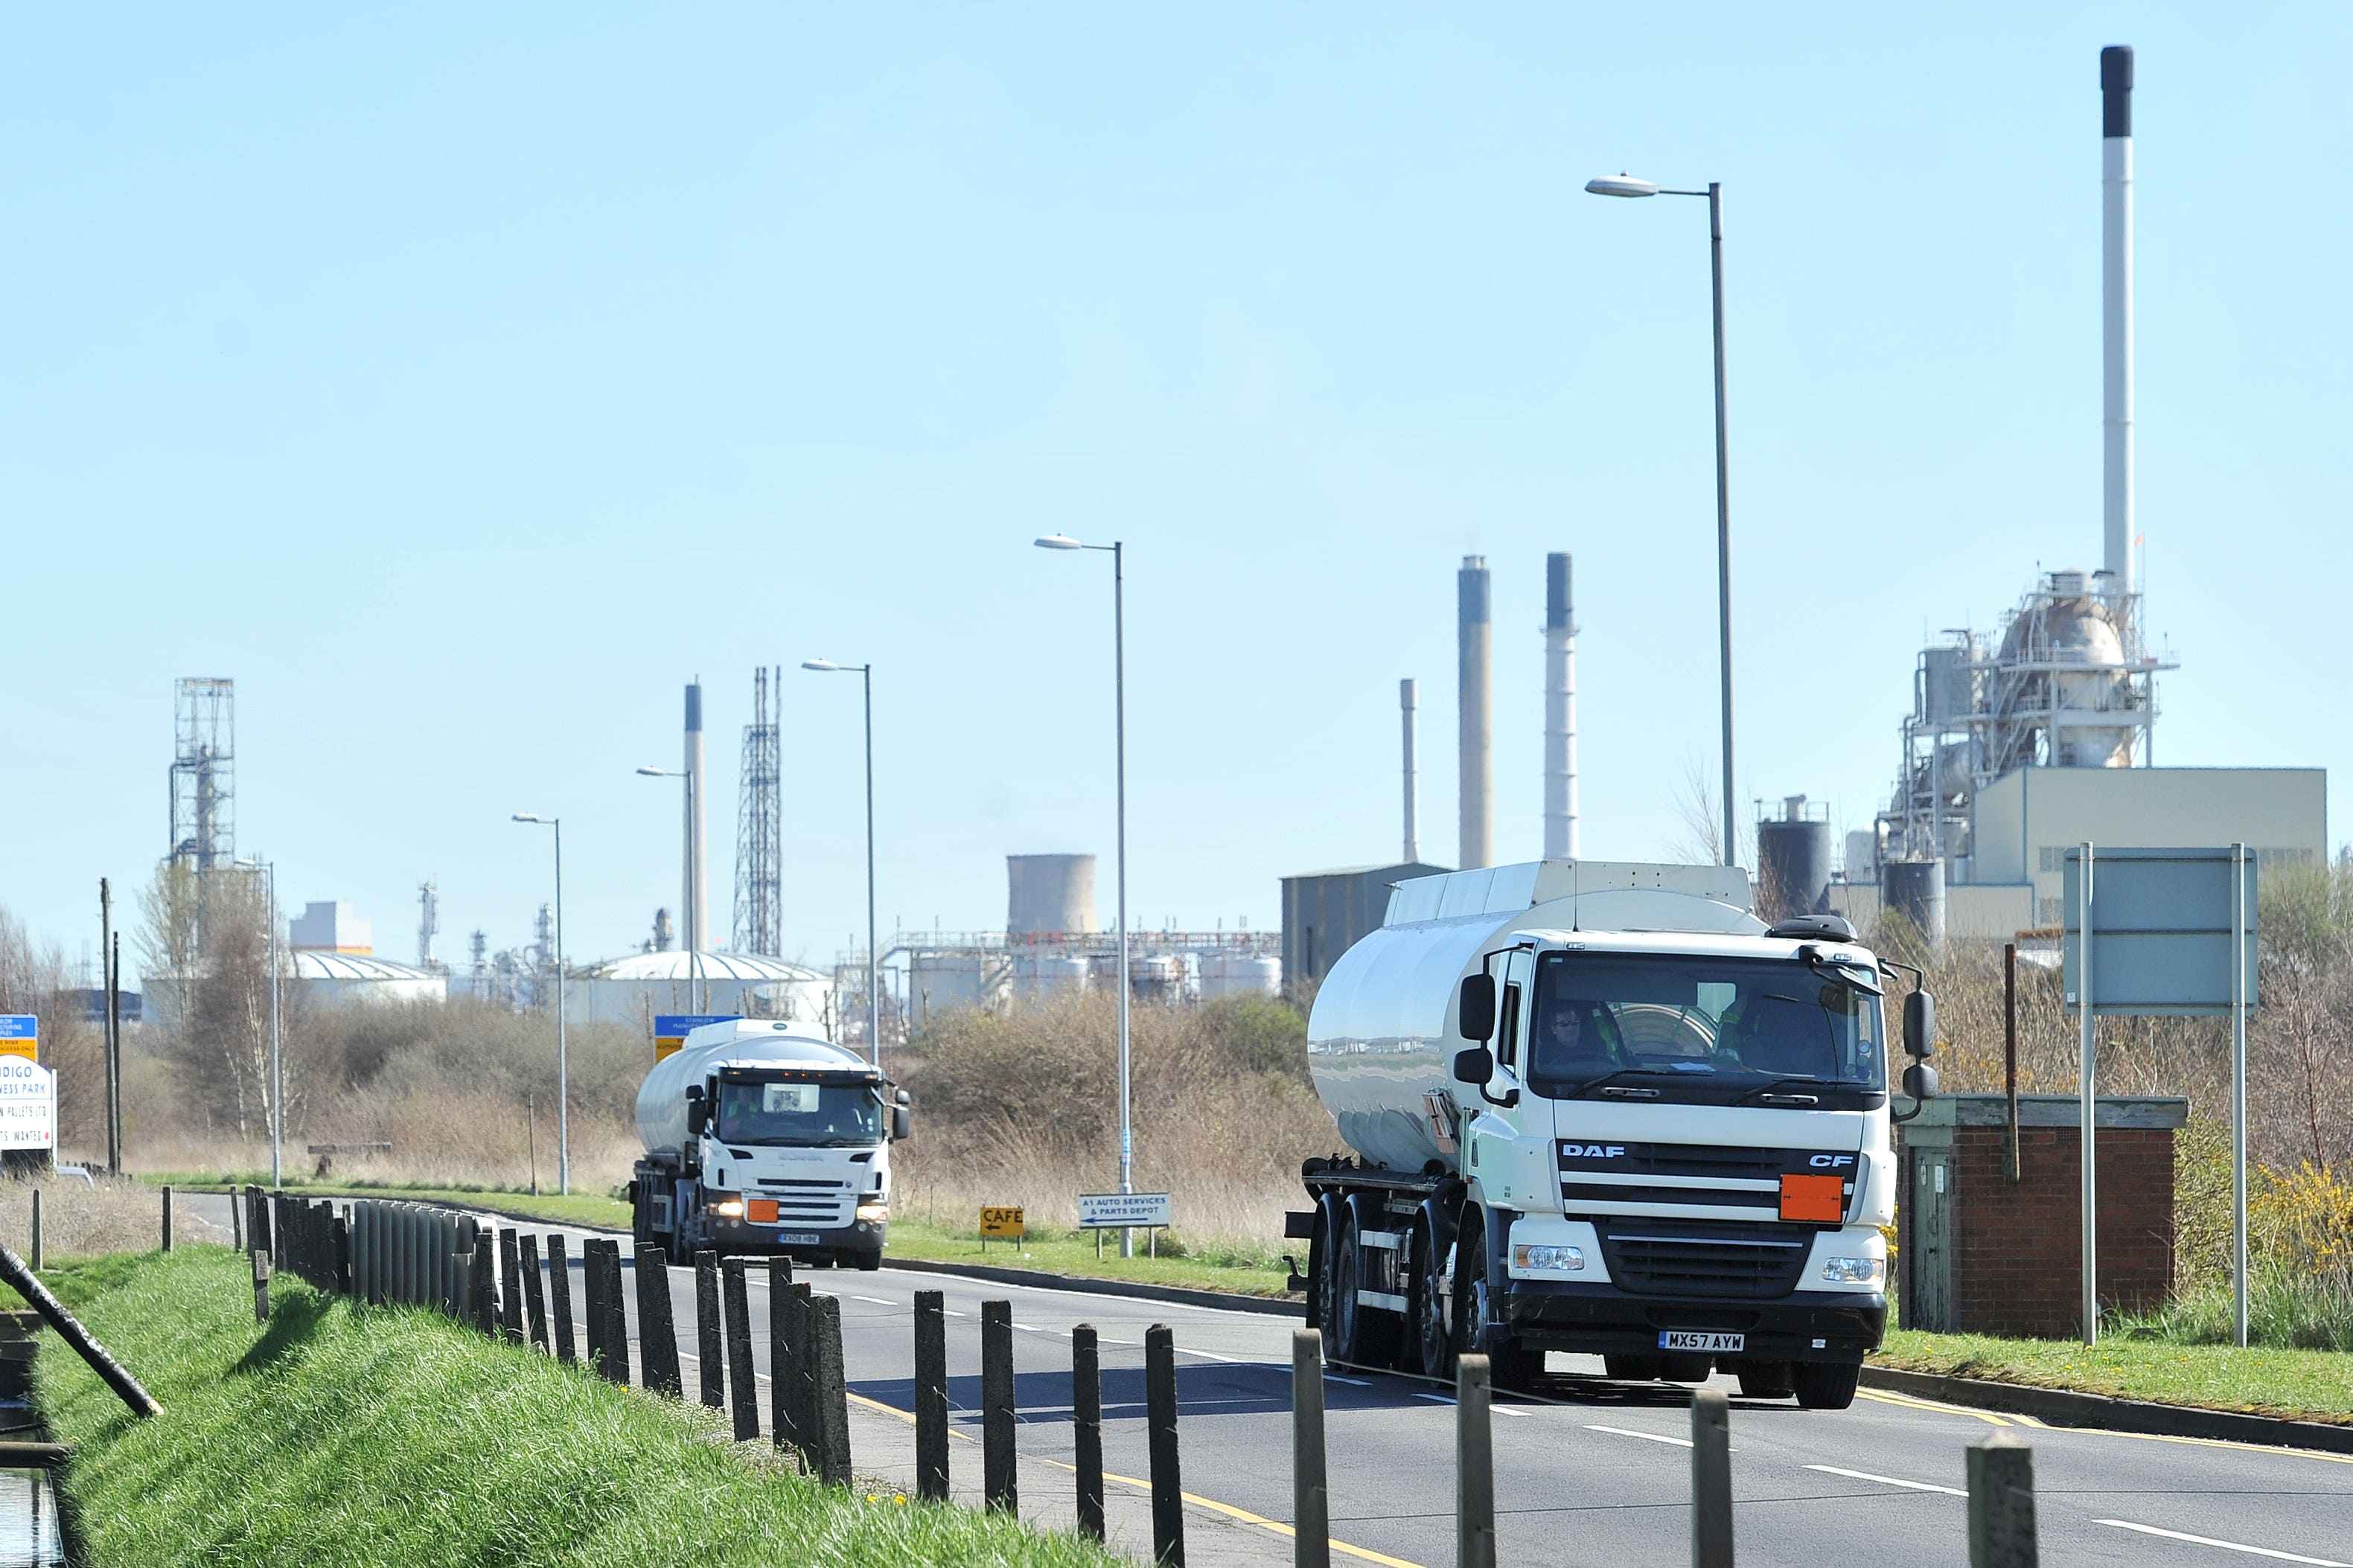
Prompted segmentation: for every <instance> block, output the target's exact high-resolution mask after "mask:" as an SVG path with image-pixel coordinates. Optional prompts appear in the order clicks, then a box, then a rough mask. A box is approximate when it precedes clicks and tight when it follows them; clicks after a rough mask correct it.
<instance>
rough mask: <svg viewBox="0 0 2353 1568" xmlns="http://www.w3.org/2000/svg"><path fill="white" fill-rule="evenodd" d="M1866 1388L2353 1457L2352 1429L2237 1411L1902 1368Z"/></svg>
mask: <svg viewBox="0 0 2353 1568" xmlns="http://www.w3.org/2000/svg"><path fill="white" fill-rule="evenodd" d="M1862 1382H1863V1386H1864V1387H1866V1388H1883V1389H1886V1390H1888V1391H1890V1392H1891V1393H1895V1394H1912V1395H1914V1396H1915V1397H1917V1398H1921V1399H1936V1400H1942V1401H1943V1402H1944V1403H1946V1404H1947V1405H1971V1406H1974V1407H1976V1408H1978V1409H1980V1410H2002V1411H2009V1412H2010V1413H2012V1414H2015V1415H2032V1416H2035V1417H2037V1418H2039V1419H2041V1420H2044V1421H2049V1422H2052V1423H2054V1424H2056V1425H2058V1426H2105V1427H2106V1428H2107V1429H2108V1430H2110V1431H2113V1432H2132V1433H2137V1434H2140V1435H2142V1436H2154V1437H2211V1438H2218V1439H2221V1440H2222V1441H2224V1442H2233V1443H2258V1444H2261V1445H2263V1446H2264V1447H2273V1448H2315V1449H2319V1450H2321V1451H2323V1452H2327V1453H2332V1454H2353V1426H2331V1425H2329V1424H2328V1423H2327V1422H2325V1421H2295V1420H2291V1419H2289V1418H2288V1417H2286V1416H2282V1415H2250V1414H2248V1413H2246V1412H2244V1411H2240V1410H2208V1409H2205V1408H2204V1407H2202V1406H2200V1405H2160V1404H2158V1403H2157V1402H2155V1401H2154V1400H2147V1399H2117V1398H2116V1397H2114V1396H2112V1395H2109V1394H2079V1393H2077V1392H2076V1391H2074V1390H2073V1389H2066V1388H2040V1387H2037V1386H2035V1385H2034V1384H2025V1383H1996V1382H1993V1381H1991V1380H1990V1379H1987V1378H1981V1377H1956V1376H1953V1375H1951V1374H1950V1373H1936V1372H1909V1371H1906V1370H1905V1369H1904V1368H1902V1367H1893V1366H1873V1365H1871V1364H1870V1363H1864V1365H1863V1369H1862Z"/></svg>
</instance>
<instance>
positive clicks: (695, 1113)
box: [686, 1094, 711, 1138]
mask: <svg viewBox="0 0 2353 1568" xmlns="http://www.w3.org/2000/svg"><path fill="white" fill-rule="evenodd" d="M709 1125H711V1119H710V1116H709V1114H708V1112H707V1110H706V1108H705V1107H704V1105H703V1103H702V1096H701V1095H699V1094H698V1095H694V1096H691V1098H689V1099H688V1100H687V1102H686V1130H687V1131H688V1133H689V1134H690V1135H691V1136H693V1137H696V1138H700V1137H702V1130H703V1129H704V1128H705V1127H708V1126H709Z"/></svg>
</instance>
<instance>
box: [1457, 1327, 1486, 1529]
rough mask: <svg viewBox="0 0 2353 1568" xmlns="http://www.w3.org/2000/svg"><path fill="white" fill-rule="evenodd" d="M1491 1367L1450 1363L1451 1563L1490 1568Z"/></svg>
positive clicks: (1473, 1361) (1469, 1360)
mask: <svg viewBox="0 0 2353 1568" xmlns="http://www.w3.org/2000/svg"><path fill="white" fill-rule="evenodd" d="M1492 1372H1493V1368H1492V1367H1491V1366H1490V1364H1489V1363H1488V1360H1487V1358H1486V1357H1485V1356H1482V1355H1462V1356H1457V1357H1456V1358H1455V1361H1454V1561H1455V1563H1457V1565H1458V1568H1495V1434H1494V1424H1493V1416H1492V1415H1490V1414H1489V1411H1488V1402H1489V1400H1490V1399H1491V1397H1492V1395H1493V1385H1492V1384H1490V1382H1489V1381H1488V1380H1489V1378H1490V1376H1491V1375H1492Z"/></svg>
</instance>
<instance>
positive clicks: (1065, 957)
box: [1013, 952, 1088, 1006]
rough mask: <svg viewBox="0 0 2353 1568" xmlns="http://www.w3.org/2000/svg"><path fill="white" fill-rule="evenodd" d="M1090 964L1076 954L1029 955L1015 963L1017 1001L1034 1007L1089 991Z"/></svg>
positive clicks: (1047, 953)
mask: <svg viewBox="0 0 2353 1568" xmlns="http://www.w3.org/2000/svg"><path fill="white" fill-rule="evenodd" d="M1087 975H1088V965H1087V961H1086V960H1085V959H1084V958H1083V957H1081V956H1079V955H1077V954H1075V953H1060V952H1025V953H1020V954H1018V955H1016V957H1015V958H1014V960H1013V999H1014V1000H1015V1001H1017V1002H1026V1003H1028V1004H1029V1005H1031V1006H1039V1005H1043V1004H1045V1003H1048V1002H1051V1001H1053V1000H1054V999H1055V998H1057V997H1060V996H1070V995H1075V994H1078V993H1079V992H1082V991H1084V990H1085V989H1086V988H1087Z"/></svg>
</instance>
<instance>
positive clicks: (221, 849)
mask: <svg viewBox="0 0 2353 1568" xmlns="http://www.w3.org/2000/svg"><path fill="white" fill-rule="evenodd" d="M172 719H173V726H172V727H173V738H174V745H173V751H172V774H171V784H172V855H171V858H173V859H174V860H175V861H185V863H186V864H187V865H188V866H189V867H190V868H193V869H195V870H197V871H211V870H215V869H216V868H223V867H227V865H229V864H230V863H231V862H232V861H234V860H235V859H236V858H237V683H236V682H235V681H233V680H229V679H221V678H217V677H208V676H183V677H181V678H180V679H177V680H175V681H174V682H173V683H172Z"/></svg>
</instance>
